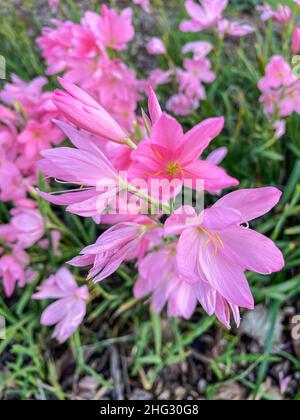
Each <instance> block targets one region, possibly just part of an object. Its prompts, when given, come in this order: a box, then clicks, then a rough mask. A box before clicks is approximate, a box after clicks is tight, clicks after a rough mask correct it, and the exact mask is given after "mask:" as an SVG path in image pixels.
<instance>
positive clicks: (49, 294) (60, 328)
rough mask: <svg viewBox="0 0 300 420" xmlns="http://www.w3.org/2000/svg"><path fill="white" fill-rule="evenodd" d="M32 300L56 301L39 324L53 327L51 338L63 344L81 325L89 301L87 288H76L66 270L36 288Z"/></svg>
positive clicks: (44, 313) (43, 315)
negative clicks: (36, 290)
mask: <svg viewBox="0 0 300 420" xmlns="http://www.w3.org/2000/svg"><path fill="white" fill-rule="evenodd" d="M32 297H33V299H38V300H42V299H58V300H57V301H56V302H55V303H52V304H51V305H49V306H48V308H46V309H45V311H44V312H43V314H42V317H41V324H42V325H45V326H50V325H55V324H56V327H55V330H54V333H53V337H55V338H56V339H57V340H58V341H59V342H60V343H63V342H65V341H66V340H67V339H68V338H69V337H70V336H71V335H72V334H73V333H74V332H75V331H76V330H77V328H78V327H79V325H80V324H81V323H82V321H83V318H84V316H85V314H86V304H87V301H88V299H89V292H88V287H87V286H82V287H78V285H77V283H76V281H75V279H74V277H73V276H72V274H71V273H70V271H69V270H67V269H66V268H61V269H60V270H59V271H58V272H57V273H56V274H55V275H54V276H51V277H50V278H49V279H48V280H47V281H46V282H45V283H44V284H42V285H41V286H40V287H39V288H38V292H37V293H35V294H34V295H33V296H32Z"/></svg>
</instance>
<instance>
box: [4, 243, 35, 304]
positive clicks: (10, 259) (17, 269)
mask: <svg viewBox="0 0 300 420" xmlns="http://www.w3.org/2000/svg"><path fill="white" fill-rule="evenodd" d="M28 264H29V257H28V255H27V254H26V253H25V252H24V251H21V250H18V251H17V250H15V251H14V252H13V253H12V254H10V255H5V256H4V257H1V258H0V277H2V282H3V287H4V292H5V294H6V296H7V297H11V296H12V294H13V292H14V290H15V287H16V285H17V284H18V286H19V287H21V288H22V287H24V286H25V284H26V272H25V267H26V265H28Z"/></svg>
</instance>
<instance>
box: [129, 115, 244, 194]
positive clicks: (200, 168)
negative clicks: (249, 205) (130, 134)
mask: <svg viewBox="0 0 300 420" xmlns="http://www.w3.org/2000/svg"><path fill="white" fill-rule="evenodd" d="M223 126H224V118H211V119H208V120H205V121H203V122H202V123H200V124H198V125H197V126H195V127H194V128H193V129H192V130H190V131H189V132H187V133H186V134H184V133H183V130H182V127H181V126H180V124H179V123H178V122H177V121H176V120H175V119H174V118H172V117H170V116H169V115H167V114H165V113H163V114H162V115H161V116H160V117H159V119H158V120H157V121H156V122H155V124H154V125H153V127H152V130H151V135H150V139H149V140H145V141H143V142H141V143H139V144H138V148H137V149H136V150H134V151H133V153H132V159H133V163H132V166H131V168H130V170H129V174H130V178H131V179H144V180H147V181H148V182H150V183H151V180H152V179H162V180H169V181H172V180H176V181H177V183H178V185H181V186H182V185H187V184H189V187H190V188H191V187H193V188H199V185H198V183H197V180H203V181H204V184H205V185H204V187H205V189H206V190H210V191H213V190H215V191H216V190H220V189H223V188H227V187H229V186H235V185H238V181H237V180H236V179H234V178H231V177H230V176H228V175H227V174H226V172H225V171H224V170H223V169H221V168H218V167H217V166H215V165H213V164H212V163H210V162H207V161H203V160H202V161H201V160H198V158H199V156H200V155H201V154H202V153H203V151H204V150H205V149H206V148H207V146H208V145H209V143H210V142H211V141H212V140H213V139H214V138H215V137H216V136H217V135H219V133H220V132H221V131H222V129H223Z"/></svg>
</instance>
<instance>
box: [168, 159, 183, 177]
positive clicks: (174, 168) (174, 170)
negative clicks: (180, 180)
mask: <svg viewBox="0 0 300 420" xmlns="http://www.w3.org/2000/svg"><path fill="white" fill-rule="evenodd" d="M166 172H167V174H168V175H171V176H173V175H177V174H181V173H182V168H181V166H180V165H179V163H176V162H170V163H168V165H167V169H166Z"/></svg>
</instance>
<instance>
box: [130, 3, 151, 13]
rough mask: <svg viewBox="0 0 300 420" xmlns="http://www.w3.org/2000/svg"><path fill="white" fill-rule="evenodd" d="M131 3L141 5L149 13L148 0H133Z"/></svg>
mask: <svg viewBox="0 0 300 420" xmlns="http://www.w3.org/2000/svg"><path fill="white" fill-rule="evenodd" d="M133 3H134V4H137V5H139V6H141V8H142V9H143V10H144V11H145V12H146V13H150V0H133Z"/></svg>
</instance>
